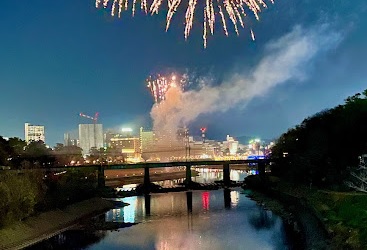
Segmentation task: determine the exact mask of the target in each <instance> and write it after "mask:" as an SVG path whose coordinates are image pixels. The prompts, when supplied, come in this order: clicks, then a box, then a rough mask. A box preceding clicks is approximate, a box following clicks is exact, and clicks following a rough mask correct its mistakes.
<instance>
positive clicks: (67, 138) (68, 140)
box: [64, 133, 71, 147]
mask: <svg viewBox="0 0 367 250" xmlns="http://www.w3.org/2000/svg"><path fill="white" fill-rule="evenodd" d="M64 146H65V147H67V146H71V138H70V134H69V133H64Z"/></svg>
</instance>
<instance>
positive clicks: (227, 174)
mask: <svg viewBox="0 0 367 250" xmlns="http://www.w3.org/2000/svg"><path fill="white" fill-rule="evenodd" d="M223 183H224V186H225V187H229V186H230V185H231V177H230V169H229V163H224V164H223Z"/></svg>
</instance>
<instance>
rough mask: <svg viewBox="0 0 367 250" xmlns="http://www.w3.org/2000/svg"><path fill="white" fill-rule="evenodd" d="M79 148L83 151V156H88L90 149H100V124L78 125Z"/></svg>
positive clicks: (101, 136)
mask: <svg viewBox="0 0 367 250" xmlns="http://www.w3.org/2000/svg"><path fill="white" fill-rule="evenodd" d="M79 146H80V147H81V148H82V150H83V155H89V153H90V149H91V148H97V149H100V148H102V147H103V128H102V124H79Z"/></svg>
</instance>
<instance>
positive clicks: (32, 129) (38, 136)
mask: <svg viewBox="0 0 367 250" xmlns="http://www.w3.org/2000/svg"><path fill="white" fill-rule="evenodd" d="M24 139H25V141H26V142H27V144H29V143H30V142H32V141H43V142H45V126H41V125H31V124H29V123H25V124H24Z"/></svg>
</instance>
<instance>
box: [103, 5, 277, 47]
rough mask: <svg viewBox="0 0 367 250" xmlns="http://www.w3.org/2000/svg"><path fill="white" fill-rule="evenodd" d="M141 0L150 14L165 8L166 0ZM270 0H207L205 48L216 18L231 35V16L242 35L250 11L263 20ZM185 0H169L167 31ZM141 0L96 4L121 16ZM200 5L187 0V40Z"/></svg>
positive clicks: (204, 28) (133, 13) (204, 21)
mask: <svg viewBox="0 0 367 250" xmlns="http://www.w3.org/2000/svg"><path fill="white" fill-rule="evenodd" d="M148 1H149V0H139V2H140V9H141V10H142V11H143V12H145V13H146V14H148V13H149V14H151V15H153V14H158V12H159V10H160V9H161V8H162V7H161V6H162V3H163V0H150V1H151V3H148ZM267 2H268V3H272V4H274V0H205V4H204V9H203V14H204V20H203V43H204V48H206V46H207V36H208V34H210V35H213V34H214V24H215V21H216V18H217V17H219V19H220V21H221V23H222V27H223V31H224V34H225V35H226V36H228V29H227V27H228V25H227V19H226V17H227V18H229V20H230V22H231V23H232V25H233V27H234V30H235V32H236V34H237V35H239V30H238V29H239V28H240V27H241V28H245V17H246V16H247V13H246V12H247V11H249V12H250V13H252V14H253V15H254V16H255V18H256V20H259V14H260V12H261V11H262V10H263V9H265V8H267V7H268V4H267ZM181 3H182V0H167V16H166V31H167V30H168V29H169V27H170V25H171V21H172V18H173V16H174V14H175V13H176V11H177V8H178V7H179V6H180V5H183V4H181ZM137 5H138V3H137V0H131V1H130V2H129V0H96V8H99V7H101V6H103V8H111V15H112V16H115V15H116V14H117V15H118V17H121V13H122V11H124V10H125V11H126V10H127V9H128V8H130V7H131V11H132V15H133V16H134V15H135V12H136V8H137V7H138V6H137ZM197 5H198V0H187V7H186V13H185V31H184V37H185V40H186V39H187V38H188V37H189V35H190V32H191V29H192V27H193V21H194V14H195V12H196V9H198V8H196V7H197ZM250 35H251V38H252V40H255V34H254V32H253V31H252V29H251V31H250Z"/></svg>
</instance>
